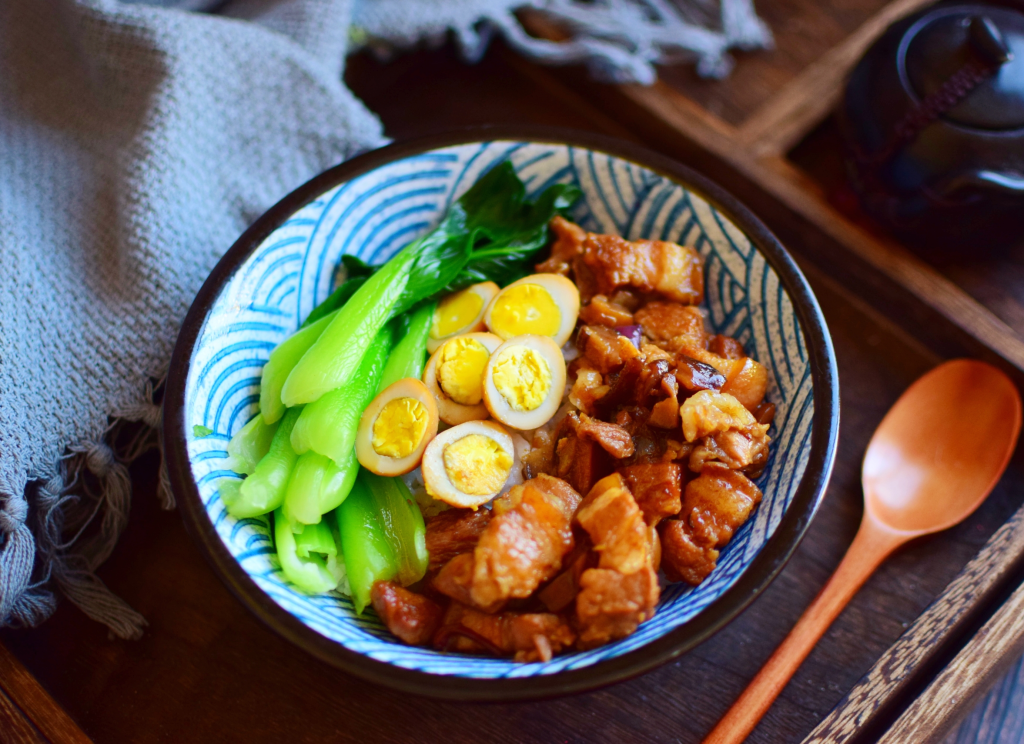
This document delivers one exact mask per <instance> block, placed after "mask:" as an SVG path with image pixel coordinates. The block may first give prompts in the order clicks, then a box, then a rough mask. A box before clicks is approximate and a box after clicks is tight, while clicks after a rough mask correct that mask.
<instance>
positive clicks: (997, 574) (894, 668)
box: [804, 509, 1024, 744]
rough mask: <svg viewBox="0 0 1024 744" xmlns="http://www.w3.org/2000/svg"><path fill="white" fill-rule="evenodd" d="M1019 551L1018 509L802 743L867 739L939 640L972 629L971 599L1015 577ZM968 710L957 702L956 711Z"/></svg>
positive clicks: (1023, 530)
mask: <svg viewBox="0 0 1024 744" xmlns="http://www.w3.org/2000/svg"><path fill="white" fill-rule="evenodd" d="M1022 555H1024V509H1022V510H1020V511H1018V512H1017V513H1016V514H1015V515H1014V516H1013V517H1012V518H1011V519H1010V520H1009V521H1008V522H1007V523H1006V524H1004V525H1003V526H1002V527H1000V528H999V530H998V531H997V532H996V534H995V535H993V536H992V538H991V539H990V540H989V542H988V544H986V545H985V547H984V548H983V549H982V550H981V551H980V552H979V553H978V555H977V556H975V557H974V558H973V559H972V560H971V562H970V563H968V564H967V566H966V567H965V568H964V570H963V571H962V572H961V573H960V574H959V575H958V576H957V577H956V579H955V580H954V581H952V582H951V583H950V585H949V586H948V587H946V589H945V590H944V591H943V592H942V594H941V595H940V596H939V597H938V598H937V599H936V600H935V602H934V603H933V604H932V605H931V606H930V607H929V608H928V609H927V610H926V611H925V612H924V613H923V614H922V615H921V616H920V617H919V618H918V619H917V620H915V621H914V624H913V625H912V626H911V627H910V628H909V629H908V630H907V632H906V633H904V634H903V636H902V637H901V638H900V639H899V641H897V642H896V643H895V644H894V645H893V646H892V648H890V649H889V650H888V651H887V652H886V653H885V654H884V655H883V656H882V657H881V658H879V659H878V661H877V662H875V664H874V666H872V668H871V671H870V672H868V674H867V675H865V677H864V678H863V679H862V680H860V681H859V682H858V683H857V684H856V685H855V686H854V687H853V689H852V690H850V692H849V693H848V694H847V695H846V697H845V698H844V699H843V701H842V702H841V703H840V704H839V705H838V706H837V707H836V709H835V710H833V711H832V712H831V713H830V714H829V716H828V717H827V718H825V719H824V720H823V721H822V722H821V723H820V724H819V725H818V726H817V727H816V728H815V729H814V731H813V732H811V734H810V736H808V737H807V739H805V740H804V744H826V743H828V744H832V743H834V742H846V741H850V740H851V739H853V738H854V737H857V738H859V739H865V738H866V739H867V740H870V738H871V737H872V736H873V735H874V736H875V737H877V736H880V735H881V733H882V732H883V731H885V729H886V727H887V726H888V724H889V721H890V720H891V718H892V717H893V715H894V714H893V710H892V708H891V706H890V705H888V703H889V702H890V701H891V700H893V699H898V698H899V697H900V695H901V693H909V692H911V691H912V688H913V687H914V686H915V680H916V682H917V684H918V685H920V675H922V674H924V675H927V674H928V672H929V669H931V670H934V669H935V668H936V667H937V666H939V665H940V664H941V663H942V662H943V661H944V658H943V656H944V653H945V651H944V648H945V647H944V646H943V642H944V641H946V640H947V639H949V638H951V637H955V636H961V635H964V634H967V633H969V631H971V630H973V628H972V627H971V626H972V625H973V624H974V623H975V622H976V620H977V618H976V607H977V603H978V602H979V601H980V600H985V599H987V598H991V597H992V596H993V595H995V594H997V593H998V592H1000V590H1002V589H1003V587H1004V586H1005V585H1006V584H1007V582H1012V581H1013V580H1014V579H1016V578H1017V574H1018V572H1019V571H1020V569H1021V568H1022V566H1021V563H1022V559H1021V556H1022ZM1018 656H1019V654H1018ZM1015 658H1016V657H1015V656H1010V657H1006V658H1005V659H1003V661H1004V662H1005V663H1006V664H1012V663H1013V661H1014V660H1015ZM915 675H918V676H916V677H915ZM994 681H995V680H994V679H993V680H992V682H994ZM968 710H969V709H965V708H964V707H962V706H957V712H958V713H959V714H960V716H961V717H962V716H963V715H965V714H966V713H967V712H968ZM954 720H955V719H954Z"/></svg>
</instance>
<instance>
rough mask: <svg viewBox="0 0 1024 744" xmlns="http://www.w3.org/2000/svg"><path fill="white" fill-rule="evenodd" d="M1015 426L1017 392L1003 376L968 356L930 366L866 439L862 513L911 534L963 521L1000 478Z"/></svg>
mask: <svg viewBox="0 0 1024 744" xmlns="http://www.w3.org/2000/svg"><path fill="white" fill-rule="evenodd" d="M1020 427H1021V399H1020V395H1019V394H1018V393H1017V389H1016V388H1015V387H1014V385H1013V383H1012V382H1010V380H1009V379H1008V378H1007V377H1006V375H1004V374H1003V373H1002V372H1000V371H999V370H997V369H995V368H994V367H991V366H989V365H987V364H984V363H982V362H976V361H972V360H969V359H957V360H954V361H952V362H947V363H946V364H943V365H940V366H939V367H936V368H935V369H933V370H932V371H931V372H929V373H928V374H926V375H925V376H924V377H922V378H921V379H919V380H918V381H917V382H915V383H914V384H913V385H911V386H910V387H909V388H908V389H907V391H906V392H905V393H904V394H903V395H902V396H901V397H900V399H899V400H898V401H896V405H894V406H893V407H892V408H891V409H890V410H889V413H887V414H886V416H885V418H884V419H882V423H881V424H879V426H878V429H876V430H875V434H874V436H872V437H871V443H870V444H869V445H868V449H867V452H866V454H865V455H864V466H863V469H862V470H861V479H862V481H863V484H864V510H865V515H866V516H870V517H871V518H873V519H875V520H876V521H878V522H879V523H881V524H882V525H885V526H886V527H889V528H890V529H892V530H895V531H897V532H902V533H906V534H907V535H908V536H913V537H916V536H918V535H925V534H928V533H931V532H938V531H940V530H945V529H948V528H949V527H952V526H953V525H955V524H957V523H959V522H961V521H963V520H964V519H965V518H966V517H967V516H968V515H969V514H971V513H972V512H973V511H974V510H975V509H977V508H978V506H979V505H980V504H981V502H982V501H984V500H985V497H986V496H988V494H989V492H990V491H991V490H992V488H993V487H995V484H996V483H997V482H998V481H999V478H1000V476H1002V474H1003V471H1004V470H1005V469H1006V464H1007V463H1008V462H1009V460H1010V456H1011V455H1012V454H1013V450H1014V447H1015V445H1016V443H1017V435H1018V433H1019V432H1020Z"/></svg>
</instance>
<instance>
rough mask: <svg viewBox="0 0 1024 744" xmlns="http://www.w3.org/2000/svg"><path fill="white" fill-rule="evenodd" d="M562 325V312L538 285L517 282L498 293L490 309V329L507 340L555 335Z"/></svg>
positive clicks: (548, 294) (547, 293)
mask: <svg viewBox="0 0 1024 744" xmlns="http://www.w3.org/2000/svg"><path fill="white" fill-rule="evenodd" d="M561 325H562V311H561V310H560V309H559V307H558V304H557V303H556V302H555V300H554V298H553V297H552V296H551V295H550V293H549V292H548V291H547V290H546V289H544V287H542V286H540V285H539V284H520V285H517V286H515V287H510V288H509V289H506V290H505V291H503V292H502V293H501V294H500V295H498V299H497V300H495V302H494V309H493V310H491V317H490V327H491V330H492V331H494V332H495V333H496V334H498V335H499V336H501V338H502V339H503V340H506V341H507V340H508V339H510V338H512V337H514V336H522V335H524V334H527V333H533V334H536V335H538V336H554V335H555V334H556V333H558V329H559V327H560V326H561Z"/></svg>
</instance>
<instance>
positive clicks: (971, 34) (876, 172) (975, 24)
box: [839, 0, 1024, 250]
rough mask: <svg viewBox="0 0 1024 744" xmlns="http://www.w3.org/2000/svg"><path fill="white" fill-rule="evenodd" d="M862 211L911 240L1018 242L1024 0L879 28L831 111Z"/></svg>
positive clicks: (1023, 219) (1023, 217) (964, 7)
mask: <svg viewBox="0 0 1024 744" xmlns="http://www.w3.org/2000/svg"><path fill="white" fill-rule="evenodd" d="M839 122H840V127H841V131H842V134H843V139H844V141H845V144H846V148H847V152H846V156H847V163H848V166H849V169H850V173H851V176H852V180H853V185H854V188H855V189H856V191H857V192H858V194H859V195H860V198H861V202H862V204H863V206H864V208H865V209H866V210H867V211H868V212H869V213H870V214H871V215H872V216H874V217H875V218H876V219H877V220H879V221H880V222H881V223H882V224H883V225H885V226H886V227H887V228H889V229H890V230H892V231H893V232H895V233H896V234H897V235H899V236H900V237H902V238H904V239H906V240H909V241H911V242H913V243H916V244H919V245H924V246H934V247H946V248H949V247H963V248H971V249H974V250H978V249H985V248H990V247H995V246H997V245H1006V244H1010V243H1014V242H1017V241H1020V240H1024V0H1022V2H1016V3H1014V2H1003V3H996V2H990V3H970V4H965V3H956V2H942V3H939V4H937V5H934V6H931V7H929V8H927V9H926V10H923V11H921V12H919V13H916V14H914V15H912V16H909V17H908V18H905V19H903V20H901V21H898V22H897V23H895V24H893V25H892V26H890V27H889V29H888V30H887V31H886V32H885V34H883V35H882V37H881V38H879V39H878V40H877V41H876V42H875V43H874V45H872V47H871V48H870V49H869V50H868V51H867V53H866V54H865V55H864V58H863V59H862V60H861V61H860V63H859V64H858V65H857V67H856V68H855V69H854V71H853V73H852V74H851V76H850V79H849V82H848V83H847V88H846V93H845V96H844V98H843V101H842V104H841V105H840V110H839Z"/></svg>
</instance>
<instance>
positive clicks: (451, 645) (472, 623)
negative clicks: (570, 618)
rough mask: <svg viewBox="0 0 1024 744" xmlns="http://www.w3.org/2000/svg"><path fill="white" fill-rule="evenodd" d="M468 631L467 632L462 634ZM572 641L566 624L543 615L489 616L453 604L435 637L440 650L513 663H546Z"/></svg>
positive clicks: (538, 613)
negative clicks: (497, 657) (479, 654)
mask: <svg viewBox="0 0 1024 744" xmlns="http://www.w3.org/2000/svg"><path fill="white" fill-rule="evenodd" d="M465 631H468V632H465ZM575 640H576V634H575V633H573V631H572V628H571V627H569V624H568V623H567V622H566V620H565V619H564V618H562V617H560V616H559V615H555V614H552V613H547V612H529V613H520V612H503V613H501V614H499V615H489V614H486V613H483V612H479V611H478V610H475V609H473V608H472V607H467V606H465V605H462V604H459V603H458V602H453V603H452V605H451V607H449V608H448V612H447V613H446V614H445V617H444V625H443V626H442V628H441V630H440V632H439V633H438V634H437V636H436V637H435V645H436V646H437V647H438V648H440V649H442V650H449V651H462V652H468V653H473V652H481V651H491V652H492V653H499V654H505V655H514V658H515V660H516V661H519V662H530V661H550V660H551V657H552V656H553V655H554V654H556V653H558V652H559V651H561V650H562V649H563V648H566V647H567V646H571V645H572V644H573V642H574V641H575Z"/></svg>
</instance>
